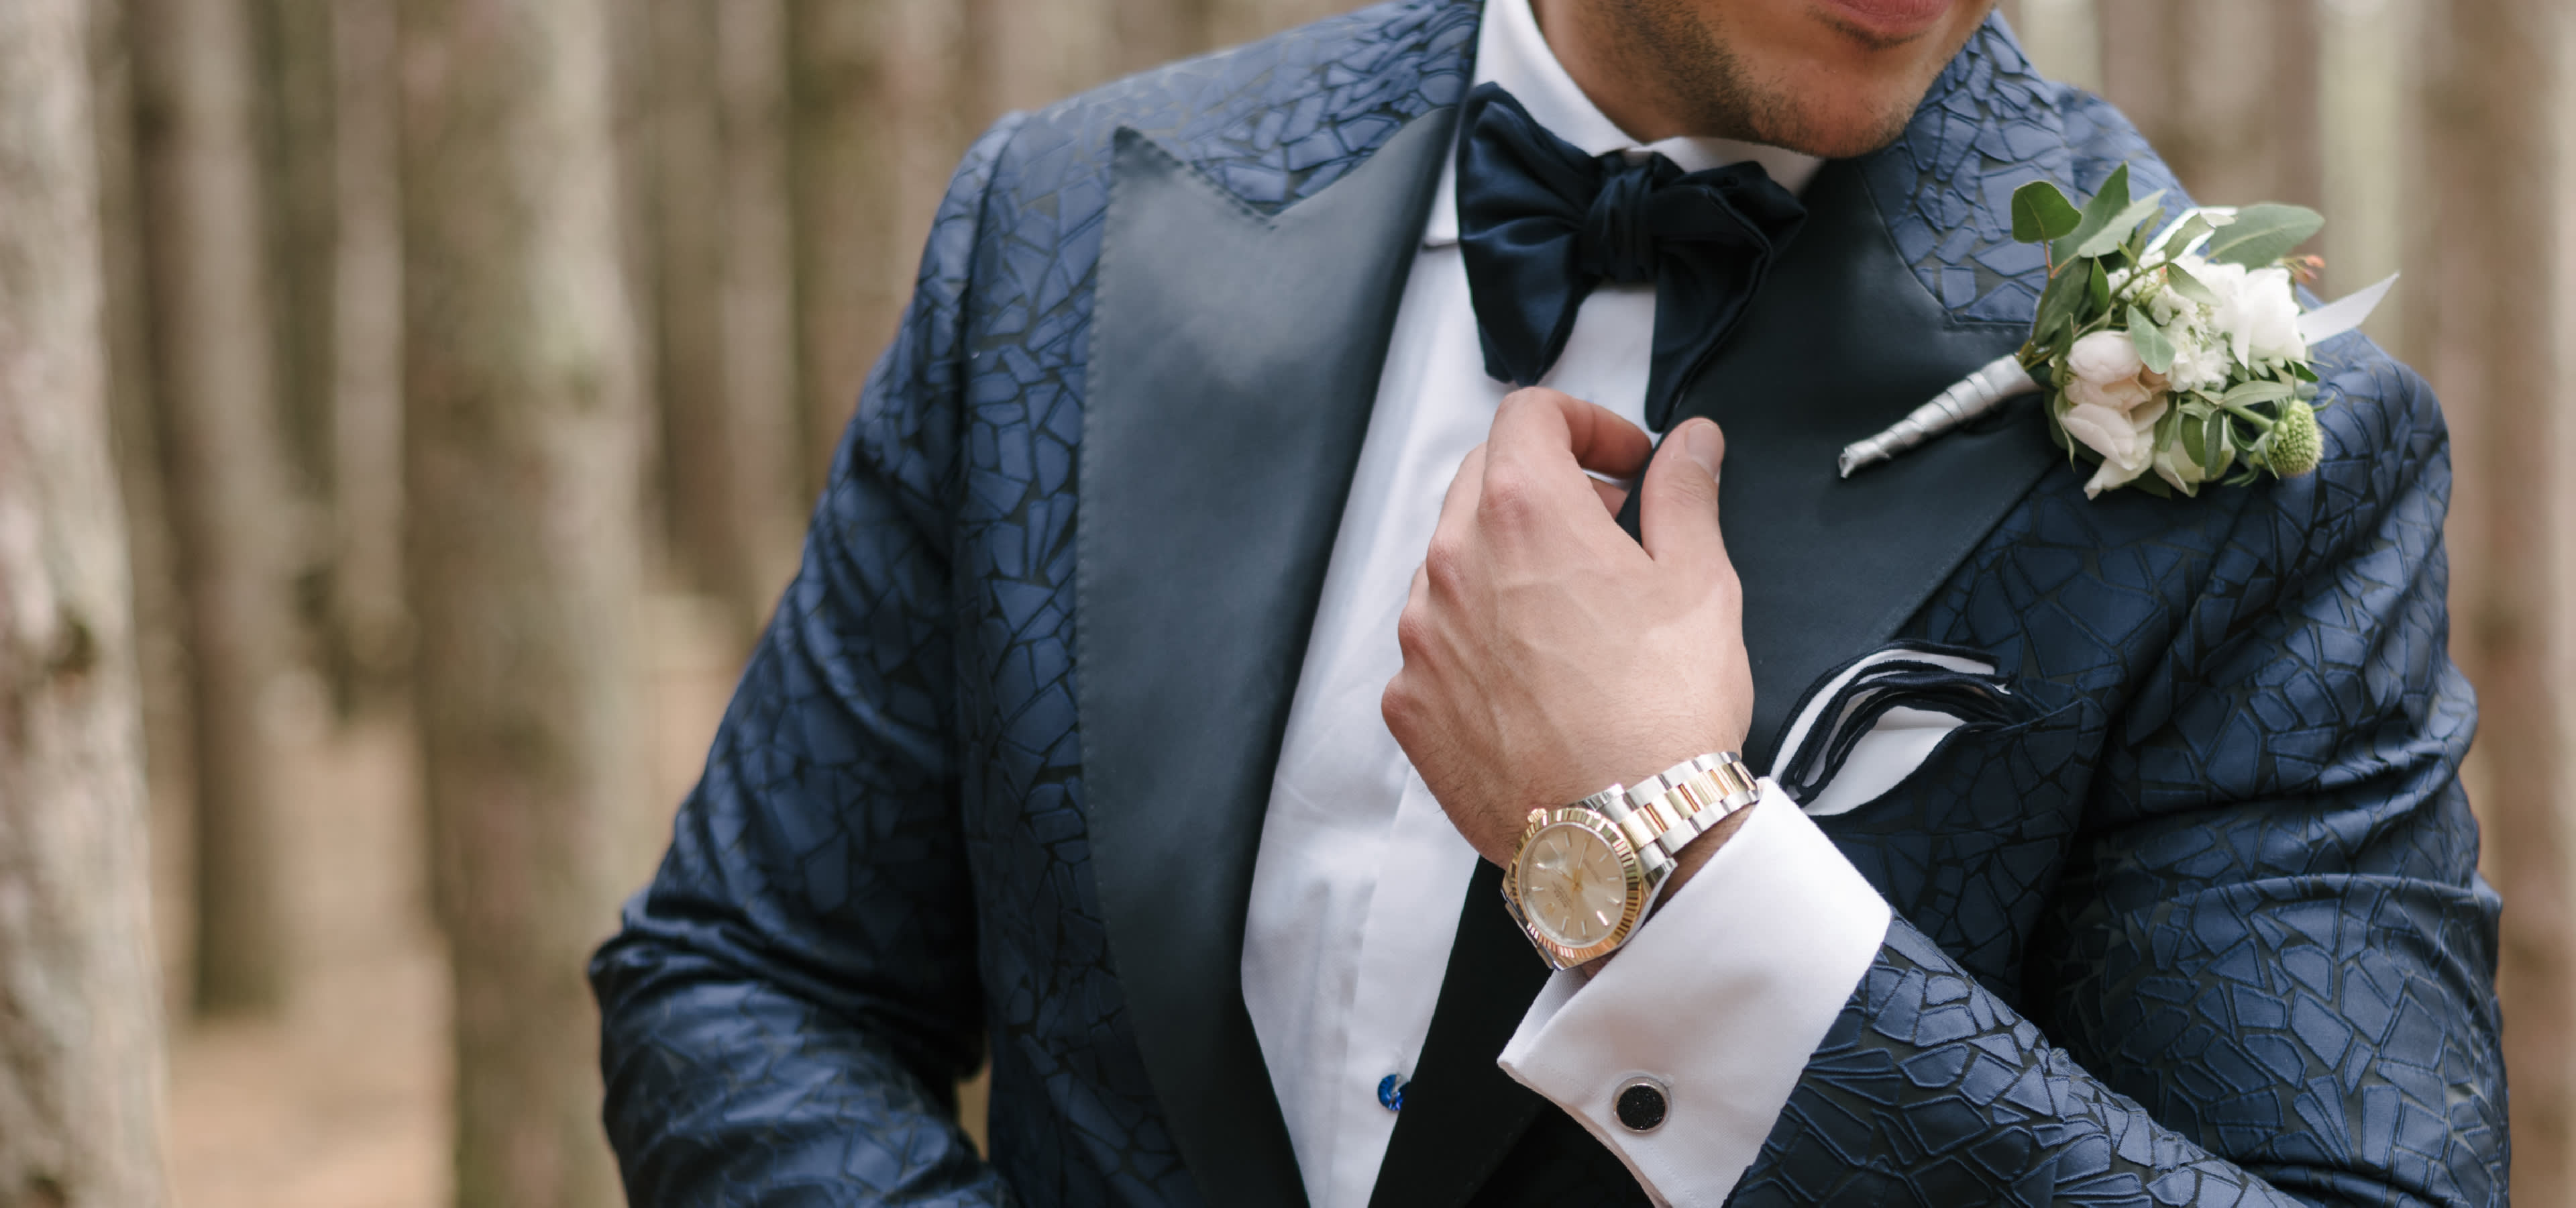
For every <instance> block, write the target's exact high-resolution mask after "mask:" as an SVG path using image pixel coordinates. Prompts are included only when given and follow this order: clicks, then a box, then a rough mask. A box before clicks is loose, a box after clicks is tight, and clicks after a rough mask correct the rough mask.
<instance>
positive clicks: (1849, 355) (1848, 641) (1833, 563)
mask: <svg viewBox="0 0 2576 1208" xmlns="http://www.w3.org/2000/svg"><path fill="white" fill-rule="evenodd" d="M1903 150H1904V148H1903V147H1901V146H1900V147H1898V148H1895V149H1893V151H1891V152H1889V153H1897V154H1901V153H1902V152H1903ZM1864 166H1865V161H1838V162H1835V163H1830V164H1827V165H1826V166H1825V167H1824V168H1823V169H1822V170H1821V171H1819V172H1818V173H1817V175H1816V178H1815V180H1814V181H1813V182H1811V183H1810V184H1809V186H1808V189H1807V192H1806V195H1805V197H1804V200H1805V202H1806V204H1807V207H1808V218H1807V225H1806V227H1805V229H1804V230H1802V231H1801V232H1800V233H1799V235H1798V237H1797V239H1796V240H1795V241H1793V242H1792V243H1791V244H1790V245H1789V247H1788V248H1787V249H1786V250H1785V252H1784V253H1783V256H1782V258H1781V261H1780V263H1779V264H1778V265H1777V266H1776V267H1775V268H1774V270H1773V272H1772V275H1771V279H1770V283H1769V284H1768V285H1767V286H1765V288H1764V293H1763V296H1762V297H1761V299H1760V300H1759V301H1758V302H1757V303H1756V304H1755V305H1754V306H1753V308H1752V309H1751V310H1750V311H1749V312H1747V314H1746V316H1745V318H1744V320H1743V321H1742V323H1741V325H1740V326H1738V328H1737V329H1736V331H1735V332H1734V334H1733V335H1731V336H1730V337H1729V338H1728V341H1727V344H1726V346H1725V347H1724V348H1723V349H1721V350H1720V351H1719V353H1718V356H1717V359H1716V360H1715V361H1714V362H1712V363H1711V365H1710V368H1709V369H1708V370H1707V372H1705V373H1703V374H1702V375H1701V377H1700V380H1699V382H1698V383H1697V384H1696V386H1695V387H1694V388H1693V389H1692V391H1691V392H1690V394H1689V395H1687V396H1686V397H1685V398H1684V399H1683V400H1682V401H1681V405H1680V406H1679V408H1678V409H1677V414H1676V415H1675V417H1674V422H1675V423H1676V424H1678V423H1679V422H1680V421H1681V420H1682V419H1684V418H1687V417H1689V416H1694V415H1704V416H1707V417H1709V418H1711V419H1714V420H1716V421H1717V422H1718V423H1719V425H1721V426H1722V427H1724V428H1725V430H1726V443H1727V448H1726V467H1725V473H1724V476H1723V481H1722V482H1721V484H1720V486H1719V510H1720V515H1721V516H1722V518H1723V521H1722V523H1723V524H1724V527H1725V530H1726V540H1727V548H1728V553H1729V554H1730V556H1731V557H1732V558H1733V559H1734V562H1735V566H1736V570H1737V572H1738V574H1739V576H1740V577H1741V579H1742V581H1743V584H1744V639H1745V646H1746V648H1747V650H1748V651H1749V652H1750V654H1751V657H1752V661H1753V689H1754V719H1753V736H1752V738H1751V739H1750V741H1748V743H1747V744H1746V745H1747V748H1748V749H1747V751H1746V757H1747V758H1748V759H1749V760H1750V761H1752V762H1753V763H1754V764H1755V765H1756V766H1759V767H1765V768H1767V767H1768V766H1769V763H1770V760H1771V758H1772V754H1773V749H1774V747H1775V745H1776V744H1777V742H1778V738H1779V734H1780V731H1781V730H1782V728H1783V727H1784V725H1785V722H1786V718H1787V715H1788V713H1789V710H1790V708H1791V706H1793V705H1794V704H1795V703H1796V702H1797V700H1798V698H1799V696H1800V695H1801V693H1802V692H1803V691H1804V690H1805V689H1806V687H1807V685H1808V684H1809V683H1810V682H1812V681H1813V680H1814V679H1815V678H1816V677H1817V676H1819V675H1822V674H1824V673H1825V672H1826V671H1827V670H1829V669H1831V668H1832V667H1834V666H1836V665H1837V664H1839V663H1841V662H1843V661H1845V660H1846V659H1849V658H1850V657H1852V656H1853V655H1856V654H1860V653H1863V652H1865V651H1867V650H1869V649H1871V648H1873V647H1875V646H1877V645H1880V644H1882V643H1884V642H1885V641H1887V640H1888V639H1889V638H1890V637H1892V636H1893V635H1894V634H1895V633H1896V631H1897V629H1898V628H1899V627H1900V626H1902V625H1903V624H1904V623H1905V622H1906V620H1907V618H1909V617H1911V616H1912V615H1913V614H1914V612H1915V610H1916V609H1918V608H1920V607H1921V606H1922V603H1923V601H1924V599H1925V598H1926V597H1927V596H1929V595H1930V593H1931V592H1932V591H1933V589H1935V588H1936V587H1938V586H1939V585H1940V584H1941V583H1942V581H1943V580H1945V579H1947V578H1948V577H1949V575H1950V573H1951V571H1953V570H1954V569H1956V568H1957V566H1958V565H1959V563H1960V562H1961V561H1962V560H1963V559H1965V558H1966V557H1967V556H1968V555H1969V554H1970V553H1971V552H1972V551H1974V550H1975V549H1976V547H1977V545H1978V544H1979V543H1981V542H1982V541H1983V540H1984V539H1985V536H1986V533H1987V532H1988V531H1989V530H1991V529H1992V528H1993V527H1994V525H1995V524H1996V523H1997V522H1999V521H2000V520H2002V519H2003V516H2004V514H2005V513H2006V512H2007V511H2009V510H2010V509H2011V508H2012V506H2013V505H2014V504H2015V503H2016V502H2018V501H2019V500H2020V499H2021V497H2022V496H2023V495H2024V494H2026V493H2027V492H2028V491H2029V490H2030V488H2031V486H2032V485H2033V484H2034V483H2036V482H2037V481H2038V478H2039V475H2040V474H2042V473H2043V472H2045V471H2046V470H2048V468H2049V467H2050V466H2051V465H2053V464H2055V463H2057V462H2058V461H2060V460H2062V459H2063V455H2062V454H2060V453H2058V452H2057V450H2056V449H2055V448H2054V447H2053V446H2052V445H2051V444H2050V443H2049V441H2048V439H2047V437H2046V435H2045V434H2044V433H2043V431H2042V425H2041V424H2040V423H2039V422H2038V419H2037V417H2036V416H2035V415H2033V413H2032V411H2031V409H2030V406H2029V404H2027V403H2024V404H2021V405H2019V406H2015V407H2010V408H2007V409H2006V411H2005V413H2004V415H2005V418H2004V419H2002V420H2001V421H2000V422H1995V423H1991V424H1987V425H1981V426H1980V427H1979V428H1978V430H1976V431H1971V432H1955V433H1952V434H1950V435H1948V436H1945V437H1942V438H1941V439H1939V440H1937V441H1934V442H1932V443H1931V444H1929V445H1926V446H1924V447H1922V448H1919V449H1917V450H1915V451H1913V452H1911V453H1908V454H1907V455H1905V456H1904V457H1901V458H1898V459H1897V460H1896V461H1894V462H1892V463H1889V464H1887V465H1882V466H1879V467H1876V468H1874V469H1871V470H1867V471H1864V472H1863V473H1861V474H1860V475H1859V476H1857V477H1854V478H1852V479H1849V480H1844V479H1839V478H1837V477H1835V474H1834V455H1835V453H1836V452H1837V451H1839V450H1840V449H1841V448H1842V446H1844V445H1845V444H1848V443H1850V442H1851V441H1853V440H1856V439H1859V438H1861V437H1863V436H1867V435H1869V434H1870V433H1872V432H1875V431H1878V430H1879V429H1881V428H1884V427H1886V426H1887V425H1888V424H1891V423H1894V422H1895V421H1896V420H1897V419H1898V418H1899V417H1901V416H1903V415H1904V414H1905V413H1906V412H1907V411H1909V410H1911V409H1912V408H1914V407H1915V406H1917V405H1919V404H1920V403H1922V402H1923V401H1924V400H1925V399H1928V398H1930V397H1932V396H1933V395H1934V394H1936V393H1939V392H1940V390H1941V389H1942V388H1943V387H1946V386H1948V385H1949V384H1950V383H1951V382H1954V381H1956V380H1958V379H1959V378H1960V377H1962V376H1964V375H1965V374H1967V373H1968V372H1969V371H1971V370H1974V369H1976V368H1977V367H1979V366H1981V365H1983V364H1985V363H1986V362H1988V361H1990V360H1993V359H1994V358H1995V357H1997V356H2001V355H2003V354H2004V353H2006V352H2009V351H2011V350H2012V349H2013V348H2015V347H2017V346H2018V345H2019V343H2020V340H2021V338H2022V336H2023V334H2024V330H2025V329H2024V328H2023V327H2022V326H2020V325H2017V324H2009V323H1961V322H1958V321H1956V320H1954V319H1952V318H1951V316H1950V314H1949V312H1948V310H1947V309H1946V308H1944V307H1943V306H1942V305H1941V303H1940V302H1939V301H1938V300H1937V299H1935V298H1933V296H1932V295H1931V293H1930V292H1929V291H1927V290H1926V289H1925V288H1924V287H1923V285H1922V283H1921V281H1920V280H1919V279H1918V278H1917V277H1916V276H1915V275H1914V272H1913V270H1912V269H1911V268H1910V267H1909V266H1907V264H1906V263H1905V262H1904V261H1903V260H1902V259H1900V258H1899V256H1898V255H1897V250H1896V245H1895V242H1894V240H1893V239H1892V238H1891V237H1890V235H1889V233H1888V229H1887V224H1886V223H1885V221H1883V219H1882V218H1881V216H1880V214H1879V211H1878V208H1877V206H1876V204H1875V203H1874V202H1873V201H1872V200H1871V198H1870V195H1869V191H1868V189H1867V187H1866V184H1865V182H1864V180H1863V170H1864ZM1620 521H1621V523H1622V524H1624V525H1626V526H1627V528H1628V531H1629V532H1630V533H1632V534H1633V533H1634V532H1636V524H1637V515H1636V504H1635V502H1634V500H1633V499H1632V500H1631V502H1630V505H1629V508H1628V510H1627V511H1626V512H1625V513H1624V514H1622V516H1621V517H1620ZM1500 884H1501V879H1500V876H1499V875H1498V873H1497V871H1496V870H1495V869H1493V868H1491V867H1490V866H1480V867H1479V869H1478V876H1477V878H1476V881H1475V884H1474V886H1473V887H1472V888H1471V889H1470V890H1469V892H1468V896H1467V901H1466V903H1465V904H1464V907H1463V909H1462V913H1461V914H1460V916H1459V927H1458V940H1457V942H1456V944H1455V945H1454V946H1453V947H1452V948H1451V950H1450V954H1449V966H1448V971H1447V973H1446V974H1445V975H1444V980H1443V981H1442V984H1441V989H1440V998H1439V1005H1438V1006H1437V1008H1436V1009H1435V1012H1434V1014H1433V1017H1432V1025H1431V1035H1430V1039H1429V1041H1428V1043H1426V1044H1425V1046H1424V1048H1423V1054H1422V1060H1421V1061H1420V1062H1419V1063H1417V1065H1416V1072H1415V1074H1414V1079H1413V1084H1412V1086H1411V1087H1410V1088H1409V1089H1408V1090H1407V1091H1406V1093H1405V1106H1404V1112H1403V1114H1402V1116H1401V1117H1400V1118H1399V1119H1398V1121H1397V1123H1396V1129H1395V1137H1394V1139H1393V1141H1392V1142H1391V1143H1390V1144H1389V1146H1388V1150H1387V1157H1386V1162H1385V1164H1384V1165H1383V1166H1382V1167H1381V1168H1380V1170H1379V1176H1378V1191H1377V1195H1376V1197H1375V1199H1374V1200H1373V1201H1372V1202H1373V1203H1374V1204H1377V1205H1384V1206H1392V1205H1397V1204H1402V1205H1407V1206H1408V1208H1410V1206H1415V1205H1419V1206H1423V1208H1441V1206H1450V1205H1458V1204H1463V1203H1465V1202H1466V1201H1467V1199H1468V1197H1469V1196H1470V1195H1472V1194H1473V1193H1474V1192H1475V1190H1476V1189H1477V1187H1478V1186H1479V1185H1481V1184H1482V1183H1483V1181H1484V1180H1485V1178H1486V1177H1487V1176H1488V1175H1489V1174H1491V1172H1492V1171H1493V1169H1494V1168H1495V1166H1496V1165H1498V1164H1499V1163H1500V1162H1501V1160H1502V1157H1503V1155H1504V1154H1505V1153H1507V1152H1508V1151H1509V1150H1510V1147H1511V1146H1512V1144H1513V1143H1514V1142H1515V1141H1516V1140H1517V1138H1518V1137H1519V1136H1520V1134H1521V1133H1522V1132H1523V1131H1524V1130H1525V1129H1527V1128H1528V1127H1529V1124H1530V1122H1531V1121H1533V1120H1535V1119H1537V1118H1538V1116H1539V1114H1540V1112H1541V1111H1542V1110H1552V1109H1551V1108H1550V1105H1548V1104H1547V1103H1546V1102H1545V1101H1544V1100H1542V1099H1540V1098H1539V1097H1538V1096H1537V1095H1536V1094H1534V1093H1533V1092H1531V1091H1529V1090H1527V1089H1526V1088H1523V1087H1521V1086H1520V1085H1518V1084H1517V1083H1514V1082H1512V1081H1511V1080H1510V1079H1509V1078H1508V1077H1507V1076H1505V1075H1504V1074H1503V1073H1502V1072H1501V1071H1500V1070H1499V1069H1498V1068H1497V1067H1496V1066H1495V1064H1494V1060H1495V1058H1496V1057H1497V1056H1498V1055H1499V1054H1500V1053H1501V1051H1502V1046H1503V1044H1504V1042H1505V1041H1507V1040H1509V1039H1510V1037H1511V1034H1512V1032H1513V1031H1514V1029H1515V1028H1517V1027H1518V1025H1519V1022H1520V1018H1521V1016H1522V1014H1524V1013H1525V1012H1526V1011H1527V1010H1528V1007H1529V1003H1530V1001H1531V1000H1532V999H1533V998H1535V997H1536V996H1537V993H1538V990H1539V987H1540V986H1542V985H1543V984H1545V981H1546V974H1545V972H1544V970H1543V969H1542V968H1540V966H1539V963H1538V961H1537V958H1536V957H1535V956H1534V955H1533V954H1532V953H1531V951H1530V947H1529V942H1528V940H1527V939H1525V938H1523V937H1522V936H1521V935H1520V934H1519V933H1518V932H1517V931H1516V930H1515V929H1514V928H1513V927H1512V924H1511V922H1510V920H1509V918H1508V917H1507V916H1506V915H1505V914H1504V912H1503V908H1502V904H1501V903H1500V902H1499V901H1498V900H1496V897H1495V895H1496V893H1497V892H1498V889H1499V886H1500Z"/></svg>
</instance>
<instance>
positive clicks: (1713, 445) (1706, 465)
mask: <svg viewBox="0 0 2576 1208" xmlns="http://www.w3.org/2000/svg"><path fill="white" fill-rule="evenodd" d="M1682 452H1684V453H1687V454H1689V455H1690V459H1691V460H1692V461H1695V462H1698V463H1699V468H1701V469H1703V470H1706V471H1708V476H1709V477H1711V478H1715V477H1717V463H1718V462H1719V461H1720V460H1721V459H1723V458H1724V457H1725V456H1726V438H1725V437H1724V436H1721V435H1719V433H1718V431H1717V425H1716V424H1713V423H1709V422H1708V421H1706V420H1701V421H1698V422H1695V423H1691V424H1688V425H1685V426H1684V427H1683V428H1682Z"/></svg>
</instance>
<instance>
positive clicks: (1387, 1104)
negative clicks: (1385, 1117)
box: [1377, 1074, 1413, 1112]
mask: <svg viewBox="0 0 2576 1208" xmlns="http://www.w3.org/2000/svg"><path fill="white" fill-rule="evenodd" d="M1412 1085H1413V1084H1412V1083H1411V1082H1407V1081H1404V1075H1402V1074H1389V1075H1387V1076H1386V1077H1384V1078H1380V1079H1378V1080H1377V1105H1378V1106H1379V1107H1383V1108H1385V1109H1386V1110H1388V1111H1391V1112H1400V1111H1403V1110H1404V1091H1405V1088H1406V1087H1409V1086H1412Z"/></svg>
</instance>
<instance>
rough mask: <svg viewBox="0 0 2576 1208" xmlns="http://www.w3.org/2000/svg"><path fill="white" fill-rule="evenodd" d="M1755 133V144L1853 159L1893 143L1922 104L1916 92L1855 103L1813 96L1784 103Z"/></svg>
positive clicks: (1846, 98)
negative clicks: (1917, 107) (1759, 143)
mask: <svg viewBox="0 0 2576 1208" xmlns="http://www.w3.org/2000/svg"><path fill="white" fill-rule="evenodd" d="M1785 99H1786V104H1784V105H1781V106H1779V107H1777V108H1773V109H1771V110H1770V112H1769V113H1768V114H1766V115H1765V117H1766V118H1767V119H1768V120H1766V121H1764V122H1760V123H1757V126H1756V129H1755V130H1754V132H1753V139H1754V141H1756V142H1762V143H1768V144H1770V145H1772V146H1775V147H1786V148H1788V149H1789V150H1792V151H1797V152H1801V153H1803V154H1807V155H1812V156H1815V157H1816V158H1818V159H1851V158H1854V157H1857V156H1862V155H1867V154H1869V153H1870V152H1872V151H1876V150H1878V149H1879V148H1881V147H1884V146H1886V145H1888V144H1889V143H1893V142H1895V141H1896V140H1897V139H1898V138H1901V137H1903V136H1904V134H1905V127H1906V125H1907V124H1908V123H1910V122H1911V121H1913V119H1914V108H1915V106H1916V105H1918V104H1920V103H1921V102H1922V99H1923V92H1922V90H1921V89H1917V90H1915V91H1914V92H1912V93H1910V94H1907V95H1905V96H1902V97H1895V98H1874V97H1854V96H1852V95H1850V94H1848V93H1846V94H1843V95H1839V96H1833V95H1818V94H1809V95H1807V96H1793V97H1790V98H1785Z"/></svg>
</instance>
